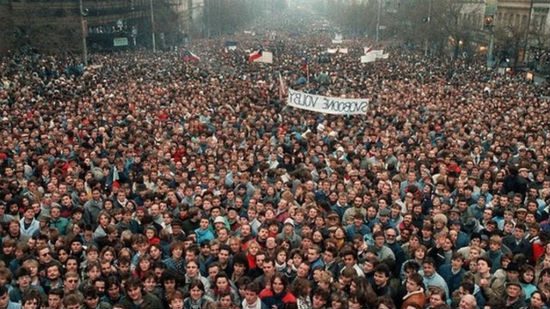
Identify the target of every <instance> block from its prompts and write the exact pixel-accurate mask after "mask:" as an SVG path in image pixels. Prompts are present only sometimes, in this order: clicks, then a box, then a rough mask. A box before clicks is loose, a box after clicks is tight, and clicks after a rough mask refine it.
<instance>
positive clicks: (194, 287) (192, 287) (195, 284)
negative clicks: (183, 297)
mask: <svg viewBox="0 0 550 309" xmlns="http://www.w3.org/2000/svg"><path fill="white" fill-rule="evenodd" d="M203 294H204V284H202V281H200V280H199V279H192V280H191V283H190V284H189V297H191V299H192V300H195V301H196V300H199V299H200V298H201V297H202V296H203Z"/></svg>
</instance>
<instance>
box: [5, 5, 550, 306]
mask: <svg viewBox="0 0 550 309" xmlns="http://www.w3.org/2000/svg"><path fill="white" fill-rule="evenodd" d="M290 20H292V21H293V22H294V21H296V20H300V19H298V18H294V16H292V15H284V16H282V17H280V18H277V21H276V22H277V23H278V24H274V22H275V19H272V20H271V21H266V22H264V24H263V25H264V26H265V27H268V29H269V31H267V30H266V31H257V33H255V35H254V36H253V35H252V34H251V33H250V32H247V33H246V34H239V35H236V36H233V37H227V38H217V39H204V40H197V41H194V42H192V43H191V44H190V45H189V46H186V48H187V49H189V50H190V51H192V52H193V53H194V54H197V55H198V56H200V61H193V62H191V61H189V62H186V61H184V60H183V59H182V56H181V50H180V52H173V51H172V52H159V53H155V54H153V53H151V52H145V51H132V52H123V53H119V54H110V55H92V56H91V61H90V62H91V65H90V66H88V67H87V68H86V69H85V70H84V71H83V73H82V74H80V73H81V72H80V71H79V70H76V71H74V70H73V71H71V70H69V69H67V68H74V67H77V66H78V61H76V60H74V59H70V58H69V57H63V56H46V55H39V54H22V53H14V54H11V55H9V56H6V57H4V58H2V59H1V61H0V79H1V82H0V134H1V139H0V175H1V177H0V237H1V250H0V309H5V308H7V309H18V308H48V309H59V308H64V309H75V308H82V309H84V308H86V309H92V308H100V309H103V308H105V309H108V308H113V309H115V308H116V309H134V308H143V309H154V308H171V309H181V308H185V309H199V308H226V309H234V308H243V309H275V308H276V309H290V308H298V309H323V308H334V309H347V308H349V309H356V308H376V309H382V308H385V309H394V308H402V309H423V308H430V309H445V308H453V309H454V308H460V309H474V308H513V309H519V308H537V309H544V308H547V306H548V304H549V299H550V243H549V242H550V224H549V221H548V219H549V213H550V210H549V206H550V167H549V162H550V140H549V138H550V125H549V124H550V100H548V99H546V98H545V97H544V96H543V94H546V93H545V91H547V90H548V89H545V88H542V87H539V86H536V85H534V84H533V83H531V82H528V81H526V80H525V79H524V78H523V76H519V75H516V76H514V75H498V74H496V72H494V71H493V70H490V69H486V68H485V67H484V66H483V65H482V64H479V63H476V62H474V63H466V62H465V61H464V60H462V59H452V60H451V59H426V58H424V57H423V56H422V55H420V54H416V53H415V52H413V51H408V50H406V49H403V48H401V47H391V48H389V49H388V48H386V51H389V52H390V58H389V59H387V60H379V61H376V62H375V63H368V64H361V63H360V61H359V57H360V56H361V54H362V53H363V47H366V46H375V44H374V43H373V42H371V41H368V40H367V39H350V40H344V43H342V44H343V45H342V46H344V45H345V47H347V48H348V49H349V53H347V54H341V53H337V54H328V53H326V50H327V48H331V47H333V45H332V44H331V36H332V35H333V33H329V32H325V31H323V29H324V26H323V25H322V23H321V22H319V21H317V20H315V19H314V18H313V17H310V18H305V19H301V20H302V21H301V22H299V24H298V25H296V24H291V23H290ZM266 23H267V24H266ZM289 29H301V30H300V31H296V30H292V31H291V30H289ZM306 29H309V30H306ZM226 39H227V40H228V39H231V40H234V41H237V42H238V47H237V49H236V50H227V49H226V48H224V41H225V40H226ZM259 47H262V48H264V49H265V50H270V51H272V52H273V56H274V63H273V64H263V63H249V62H248V61H247V55H248V52H250V51H252V50H256V49H258V48H259ZM378 47H384V46H377V48H378ZM279 74H280V75H279ZM279 76H281V80H280V79H279ZM288 88H292V89H295V90H300V91H304V92H308V93H312V94H319V95H324V96H330V97H346V98H366V99H368V100H369V102H370V103H369V108H368V111H367V112H366V114H364V115H355V116H335V115H326V114H321V113H314V112H308V111H305V110H300V109H295V108H292V107H289V106H287V105H286V102H285V95H286V93H287V91H288Z"/></svg>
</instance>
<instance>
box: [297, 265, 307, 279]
mask: <svg viewBox="0 0 550 309" xmlns="http://www.w3.org/2000/svg"><path fill="white" fill-rule="evenodd" d="M309 271H310V264H309V263H308V262H307V261H303V262H302V263H300V265H298V270H297V271H296V276H297V277H298V278H308V276H309Z"/></svg>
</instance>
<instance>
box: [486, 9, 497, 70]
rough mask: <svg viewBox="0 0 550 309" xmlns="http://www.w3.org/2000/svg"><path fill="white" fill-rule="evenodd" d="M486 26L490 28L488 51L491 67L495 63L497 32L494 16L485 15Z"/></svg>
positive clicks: (488, 62)
mask: <svg viewBox="0 0 550 309" xmlns="http://www.w3.org/2000/svg"><path fill="white" fill-rule="evenodd" d="M485 27H486V28H487V30H489V50H488V51H487V67H488V68H489V67H492V66H493V65H494V59H493V58H494V57H493V52H494V51H493V50H494V45H495V32H494V31H493V27H494V25H493V16H485Z"/></svg>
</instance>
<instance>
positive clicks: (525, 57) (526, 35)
mask: <svg viewBox="0 0 550 309" xmlns="http://www.w3.org/2000/svg"><path fill="white" fill-rule="evenodd" d="M531 14H533V0H531V2H530V3H529V15H528V16H527V29H525V45H524V47H523V61H524V62H525V63H527V48H529V30H530V28H531Z"/></svg>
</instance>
